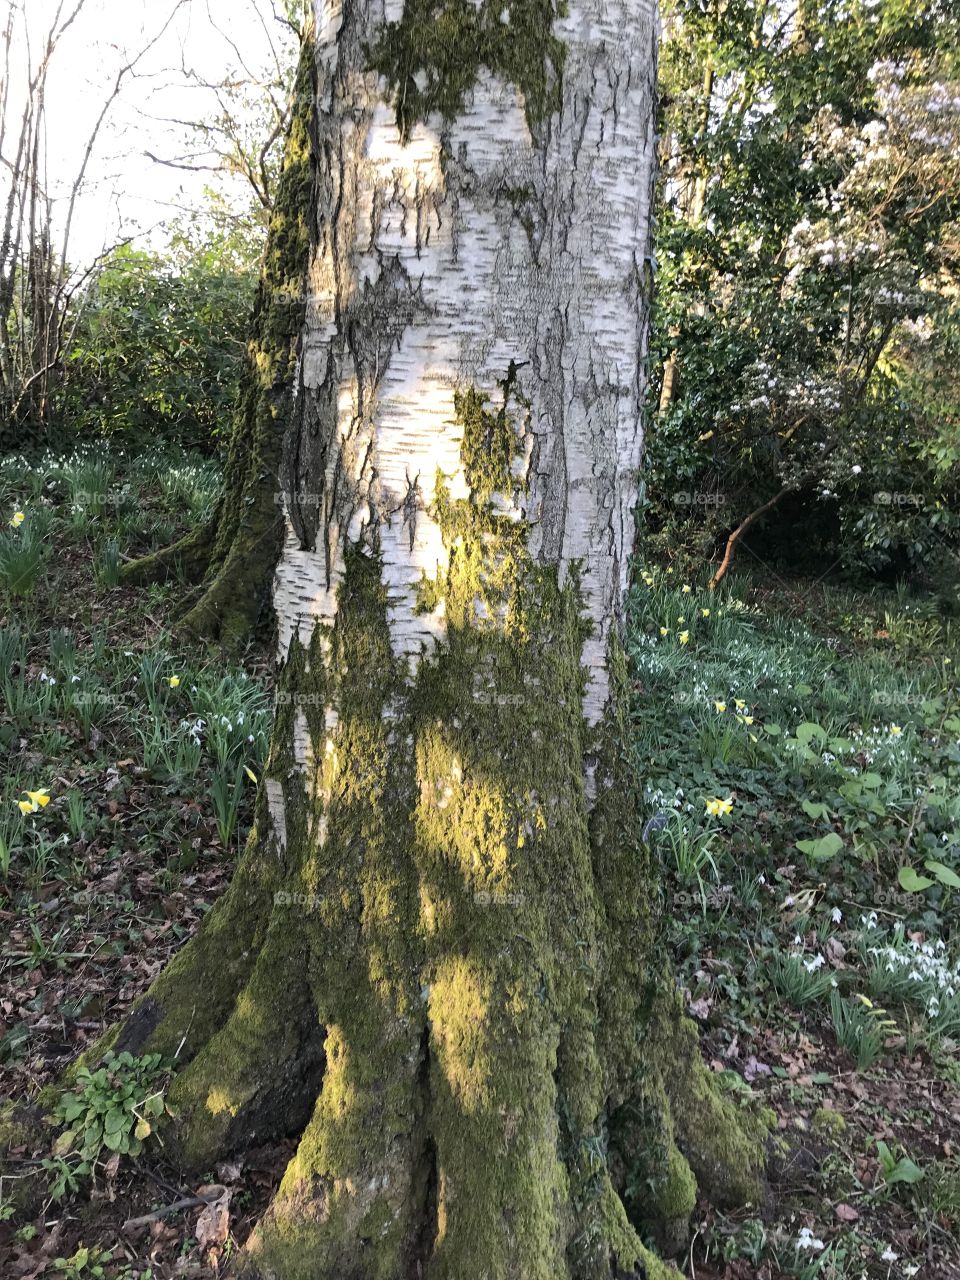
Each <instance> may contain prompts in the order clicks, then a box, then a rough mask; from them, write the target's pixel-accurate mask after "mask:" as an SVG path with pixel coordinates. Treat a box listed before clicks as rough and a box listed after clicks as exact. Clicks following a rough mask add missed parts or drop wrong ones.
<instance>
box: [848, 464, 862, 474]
mask: <svg viewBox="0 0 960 1280" xmlns="http://www.w3.org/2000/svg"><path fill="white" fill-rule="evenodd" d="M850 470H851V471H852V472H853V474H854V475H855V476H858V475H859V474H860V472H861V471H862V470H863V467H861V466H859V465H858V464H856V463H855V464H854V465H853V466H852V467H851V468H850Z"/></svg>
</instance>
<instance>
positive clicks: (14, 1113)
mask: <svg viewBox="0 0 960 1280" xmlns="http://www.w3.org/2000/svg"><path fill="white" fill-rule="evenodd" d="M49 1147H50V1137H49V1130H48V1129H46V1127H45V1126H44V1123H43V1114H42V1112H41V1111H40V1110H39V1109H38V1108H36V1107H31V1106H27V1105H24V1104H22V1103H18V1102H11V1101H8V1100H5V1099H0V1211H9V1210H12V1217H13V1218H14V1220H26V1219H28V1218H29V1217H30V1216H32V1215H33V1214H34V1213H36V1212H37V1211H38V1210H39V1208H40V1205H41V1202H42V1201H43V1199H44V1198H45V1196H46V1188H45V1186H44V1183H43V1181H42V1179H41V1177H40V1176H38V1175H39V1173H40V1171H39V1170H38V1169H37V1167H36V1165H35V1164H32V1163H29V1162H30V1161H31V1160H32V1158H33V1157H35V1156H37V1155H41V1156H45V1155H47V1154H48V1152H49ZM6 1216H7V1215H6V1213H3V1214H2V1215H0V1221H2V1220H5V1218H6Z"/></svg>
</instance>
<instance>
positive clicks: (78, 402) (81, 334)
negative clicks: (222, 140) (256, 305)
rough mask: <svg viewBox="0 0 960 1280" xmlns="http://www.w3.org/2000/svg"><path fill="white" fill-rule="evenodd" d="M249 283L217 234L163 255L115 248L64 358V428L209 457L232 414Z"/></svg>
mask: <svg viewBox="0 0 960 1280" xmlns="http://www.w3.org/2000/svg"><path fill="white" fill-rule="evenodd" d="M255 285H256V273H255V271H254V269H253V263H252V262H251V261H250V260H249V259H248V258H247V257H246V256H245V255H244V253H243V252H242V251H241V250H240V249H238V247H237V246H235V245H233V244H231V242H230V241H229V239H227V238H225V237H223V236H213V237H211V238H210V239H208V240H207V241H205V242H203V243H201V244H199V245H191V244H190V243H189V242H188V241H187V240H186V239H183V238H181V239H180V240H177V241H175V242H174V246H173V248H172V250H171V251H170V252H169V253H168V254H165V255H164V254H158V253H152V252H148V251H146V250H135V249H132V248H129V247H125V248H121V249H118V250H116V251H115V252H114V253H113V254H112V255H111V256H110V257H109V258H108V259H107V261H106V262H105V263H104V265H103V267H102V269H101V270H100V272H99V273H98V276H97V278H96V281H95V283H94V284H93V285H92V286H91V288H90V290H89V291H88V293H87V295H86V296H85V297H84V299H83V305H82V310H81V312H80V314H79V316H78V320H77V324H76V329H75V331H74V335H73V341H72V343H71V345H70V348H69V350H68V352H67V356H66V376H65V380H64V387H63V392H62V400H61V404H60V406H59V409H60V417H61V419H62V421H63V423H64V425H65V426H66V428H67V429H68V430H70V431H71V432H75V433H77V434H79V435H82V436H89V435H115V434H122V435H123V436H124V437H125V438H127V437H129V438H132V440H134V441H136V442H137V443H138V444H140V445H142V444H146V443H148V442H149V443H154V442H156V440H157V438H158V437H162V438H166V439H169V440H171V441H176V442H177V443H179V444H181V445H183V446H185V447H187V448H195V449H199V450H202V451H204V452H212V451H213V450H214V449H215V448H216V447H217V444H218V442H220V441H221V437H223V436H225V435H227V434H229V429H230V426H231V423H232V419H233V415H234V413H235V411H236V405H237V400H238V394H239V380H240V370H241V368H242V364H243V358H244V350H245V343H246V337H247V331H248V326H249V317H250V310H251V306H252V303H253V295H254V288H255Z"/></svg>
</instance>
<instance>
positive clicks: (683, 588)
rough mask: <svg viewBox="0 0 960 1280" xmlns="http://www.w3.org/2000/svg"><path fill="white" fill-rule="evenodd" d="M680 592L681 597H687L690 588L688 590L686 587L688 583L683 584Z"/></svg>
mask: <svg viewBox="0 0 960 1280" xmlns="http://www.w3.org/2000/svg"><path fill="white" fill-rule="evenodd" d="M680 590H681V592H682V593H683V595H685V596H688V595H689V594H690V590H691V588H690V586H689V585H688V583H686V582H685V583H684V584H683V586H682V587H681V588H680Z"/></svg>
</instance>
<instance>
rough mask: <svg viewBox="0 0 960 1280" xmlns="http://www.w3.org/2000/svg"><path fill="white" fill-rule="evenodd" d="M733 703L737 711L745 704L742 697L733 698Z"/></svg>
mask: <svg viewBox="0 0 960 1280" xmlns="http://www.w3.org/2000/svg"><path fill="white" fill-rule="evenodd" d="M733 705H734V706H735V707H736V708H737V710H738V711H742V710H743V709H744V707H745V706H746V705H747V704H746V703H745V702H744V700H743V699H742V698H734V700H733Z"/></svg>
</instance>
